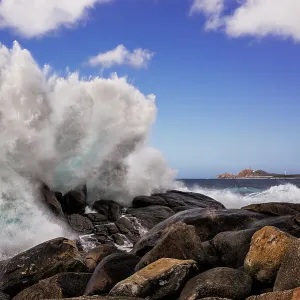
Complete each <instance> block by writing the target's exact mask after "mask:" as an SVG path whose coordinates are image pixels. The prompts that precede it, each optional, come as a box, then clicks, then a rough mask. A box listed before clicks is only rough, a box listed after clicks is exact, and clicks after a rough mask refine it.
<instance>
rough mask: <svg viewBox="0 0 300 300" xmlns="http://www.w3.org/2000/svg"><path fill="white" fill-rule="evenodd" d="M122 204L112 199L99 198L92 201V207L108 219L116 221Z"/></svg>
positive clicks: (120, 213) (120, 212)
mask: <svg viewBox="0 0 300 300" xmlns="http://www.w3.org/2000/svg"><path fill="white" fill-rule="evenodd" d="M122 208H123V207H122V206H121V205H120V204H118V203H116V202H114V201H112V200H99V201H96V202H94V203H93V205H92V209H93V210H96V211H97V212H98V213H99V214H102V215H104V216H106V217H107V219H108V220H109V221H113V222H115V221H117V220H118V219H119V218H120V217H121V215H122Z"/></svg>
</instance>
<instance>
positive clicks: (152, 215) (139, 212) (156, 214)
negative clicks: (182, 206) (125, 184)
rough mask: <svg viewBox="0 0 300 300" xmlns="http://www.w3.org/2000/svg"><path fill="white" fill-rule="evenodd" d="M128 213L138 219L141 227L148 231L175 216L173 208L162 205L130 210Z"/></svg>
mask: <svg viewBox="0 0 300 300" xmlns="http://www.w3.org/2000/svg"><path fill="white" fill-rule="evenodd" d="M127 213H129V214H131V215H132V216H134V217H136V218H137V219H138V220H139V222H140V223H141V225H142V226H143V227H144V228H146V229H148V230H149V229H151V228H153V227H154V226H155V225H156V224H158V223H160V222H162V221H164V220H166V219H168V218H169V217H171V216H173V215H174V214H175V212H174V211H173V210H172V209H171V208H169V207H166V206H160V205H151V206H147V207H140V208H129V209H128V210H127Z"/></svg>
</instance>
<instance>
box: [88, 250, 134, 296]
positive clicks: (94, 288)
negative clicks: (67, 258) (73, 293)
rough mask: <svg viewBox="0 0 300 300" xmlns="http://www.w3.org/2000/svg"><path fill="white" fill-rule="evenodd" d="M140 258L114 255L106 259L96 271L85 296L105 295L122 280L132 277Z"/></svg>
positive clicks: (129, 255)
mask: <svg viewBox="0 0 300 300" xmlns="http://www.w3.org/2000/svg"><path fill="white" fill-rule="evenodd" d="M138 262H139V258H138V257H136V256H134V255H131V254H126V253H114V254H111V255H109V256H107V257H106V258H104V259H103V260H102V261H101V262H100V263H99V265H98V266H97V268H96V269H95V271H94V273H93V275H92V277H91V279H90V281H89V282H88V284H87V286H86V290H85V293H84V294H85V295H94V294H103V293H107V292H109V291H110V290H111V288H112V287H113V286H114V285H115V284H116V283H118V282H120V281H121V280H123V279H125V278H127V277H129V276H131V275H132V274H133V273H134V268H135V266H136V264H137V263H138Z"/></svg>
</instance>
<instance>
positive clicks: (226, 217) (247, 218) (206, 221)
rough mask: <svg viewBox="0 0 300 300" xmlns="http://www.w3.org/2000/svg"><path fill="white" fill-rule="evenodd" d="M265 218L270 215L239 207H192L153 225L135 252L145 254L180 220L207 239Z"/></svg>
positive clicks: (136, 246) (204, 239)
mask: <svg viewBox="0 0 300 300" xmlns="http://www.w3.org/2000/svg"><path fill="white" fill-rule="evenodd" d="M265 218H268V217H267V216H266V215H264V214H260V213H255V212H251V211H247V210H239V209H226V210H225V209H218V210H215V209H202V208H195V209H190V210H187V211H183V212H179V213H177V214H176V215H174V216H172V217H170V218H169V219H167V220H165V221H163V222H161V223H159V224H157V225H156V226H155V227H153V228H152V229H151V230H150V231H149V232H148V233H146V234H145V235H144V236H143V237H142V238H141V239H140V241H139V242H137V243H136V244H135V246H134V249H133V252H134V253H135V254H136V255H138V256H143V255H144V254H145V253H147V252H148V251H149V250H151V249H152V248H153V247H154V246H155V245H156V244H157V242H158V240H159V239H161V237H162V234H163V231H164V230H165V228H167V227H169V226H170V225H172V224H175V223H178V222H183V223H185V224H187V225H193V226H194V227H195V230H196V233H197V235H198V236H199V237H200V239H201V240H202V241H207V240H209V239H212V238H213V237H214V236H215V235H216V234H218V233H219V232H223V231H231V230H240V229H246V228H249V227H251V226H255V227H257V226H258V225H257V224H255V221H258V220H263V219H265Z"/></svg>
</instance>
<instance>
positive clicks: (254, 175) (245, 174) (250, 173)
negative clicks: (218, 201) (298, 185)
mask: <svg viewBox="0 0 300 300" xmlns="http://www.w3.org/2000/svg"><path fill="white" fill-rule="evenodd" d="M217 178H218V179H236V178H237V179H295V178H300V174H288V175H287V174H275V173H269V172H266V171H263V170H256V171H254V170H252V169H245V170H242V171H241V172H239V173H238V174H237V175H234V174H231V173H224V174H219V175H217Z"/></svg>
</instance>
